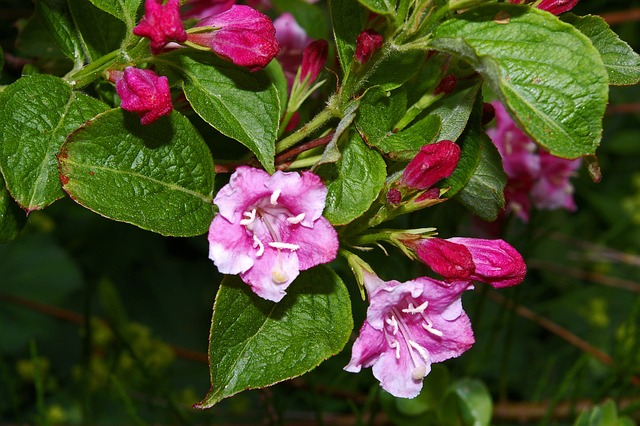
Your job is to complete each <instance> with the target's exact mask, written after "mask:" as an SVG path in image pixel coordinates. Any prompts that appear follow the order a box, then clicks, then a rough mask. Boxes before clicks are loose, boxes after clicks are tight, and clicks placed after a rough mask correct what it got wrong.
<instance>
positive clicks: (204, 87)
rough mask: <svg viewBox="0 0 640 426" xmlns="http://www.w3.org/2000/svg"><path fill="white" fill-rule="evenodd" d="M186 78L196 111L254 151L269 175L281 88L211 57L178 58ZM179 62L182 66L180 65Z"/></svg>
mask: <svg viewBox="0 0 640 426" xmlns="http://www.w3.org/2000/svg"><path fill="white" fill-rule="evenodd" d="M173 58H174V59H176V60H177V62H173V63H170V65H171V66H178V67H180V72H181V73H182V74H183V75H184V76H185V80H184V93H185V96H186V97H187V100H188V101H189V102H190V103H191V106H193V109H194V110H195V111H196V112H197V113H198V115H200V117H202V118H203V119H204V120H205V121H206V122H207V123H209V124H210V125H211V126H213V127H214V128H215V129H216V130H218V131H219V132H220V133H222V134H224V135H226V136H228V137H230V138H233V139H235V140H237V141H238V142H240V143H242V144H243V145H244V146H246V147H247V148H249V149H250V150H251V151H252V152H253V153H254V154H255V155H256V157H257V158H258V160H259V161H260V163H261V164H262V165H263V166H264V168H265V169H266V170H267V171H268V172H269V173H273V172H274V170H275V168H274V165H273V159H274V156H275V141H276V138H277V135H278V126H279V123H280V108H281V105H280V102H279V97H278V90H277V89H276V86H275V85H274V83H273V82H272V81H271V80H270V78H269V75H268V74H267V73H266V72H264V71H259V72H253V73H252V72H249V71H247V70H245V69H243V68H240V67H238V66H236V65H234V64H232V63H229V62H226V61H222V60H220V59H218V58H215V57H214V55H213V54H211V53H194V54H190V55H184V54H179V55H176V56H173ZM176 63H177V64H178V65H176Z"/></svg>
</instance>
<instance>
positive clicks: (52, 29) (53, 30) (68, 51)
mask: <svg viewBox="0 0 640 426" xmlns="http://www.w3.org/2000/svg"><path fill="white" fill-rule="evenodd" d="M36 12H37V13H38V15H39V16H40V17H41V19H42V22H43V23H44V24H45V26H46V27H47V30H48V31H49V34H51V36H52V37H53V40H54V41H55V43H56V44H57V45H58V47H59V48H60V50H61V51H62V53H64V54H65V56H67V57H68V58H69V59H71V60H72V61H74V62H75V63H76V64H82V62H83V61H84V60H85V59H86V58H85V54H84V52H83V50H82V40H81V39H80V35H79V34H78V31H77V28H76V27H75V24H74V22H73V17H72V16H71V12H70V11H69V7H68V5H67V2H66V1H64V0H36Z"/></svg>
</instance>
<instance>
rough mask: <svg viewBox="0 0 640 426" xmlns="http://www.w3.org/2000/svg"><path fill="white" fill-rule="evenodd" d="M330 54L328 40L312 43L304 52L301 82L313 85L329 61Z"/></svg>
mask: <svg viewBox="0 0 640 426" xmlns="http://www.w3.org/2000/svg"><path fill="white" fill-rule="evenodd" d="M328 54H329V43H327V41H326V40H315V41H313V42H311V43H310V44H309V45H308V46H307V47H306V48H305V49H304V51H303V52H302V65H300V81H303V82H305V81H306V84H307V85H311V84H312V83H313V82H314V81H316V79H317V78H318V75H320V71H322V67H323V66H324V63H325V62H326V61H327V55H328Z"/></svg>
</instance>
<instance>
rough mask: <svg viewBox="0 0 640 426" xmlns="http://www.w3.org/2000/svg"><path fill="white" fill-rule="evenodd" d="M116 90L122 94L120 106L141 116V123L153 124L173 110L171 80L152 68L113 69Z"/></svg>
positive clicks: (111, 75) (112, 76)
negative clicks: (122, 70)
mask: <svg viewBox="0 0 640 426" xmlns="http://www.w3.org/2000/svg"><path fill="white" fill-rule="evenodd" d="M109 78H114V79H115V83H116V92H117V93H118V95H119V96H120V99H121V103H120V106H121V107H122V109H124V110H125V111H130V112H134V113H136V114H138V115H139V116H140V123H141V124H143V125H147V124H151V123H153V122H154V121H156V120H157V119H158V118H160V117H161V116H163V115H169V114H170V113H171V111H172V110H173V104H172V102H171V92H170V91H169V80H168V79H167V77H165V76H158V75H157V74H156V73H154V72H153V71H151V70H146V69H140V68H134V67H127V68H125V70H124V73H122V74H121V73H120V72H118V71H111V72H110V73H109Z"/></svg>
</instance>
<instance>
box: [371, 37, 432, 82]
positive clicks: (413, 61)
mask: <svg viewBox="0 0 640 426" xmlns="http://www.w3.org/2000/svg"><path fill="white" fill-rule="evenodd" d="M381 55H382V57H381V58H380V60H379V61H378V63H376V67H375V69H374V70H373V72H372V73H371V75H369V76H368V77H367V86H369V87H371V86H380V87H381V88H382V89H384V90H393V89H395V88H397V87H400V86H401V85H402V84H403V83H405V82H406V81H407V80H409V79H410V78H411V77H412V76H413V75H414V74H416V73H417V72H418V70H419V69H420V65H421V64H422V63H423V62H424V60H425V53H424V51H422V50H397V49H396V48H394V47H393V46H390V47H385V50H384V51H383V52H382V53H381Z"/></svg>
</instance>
